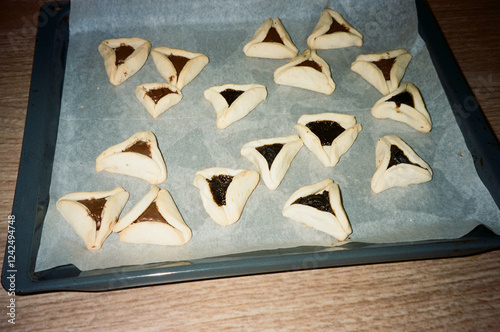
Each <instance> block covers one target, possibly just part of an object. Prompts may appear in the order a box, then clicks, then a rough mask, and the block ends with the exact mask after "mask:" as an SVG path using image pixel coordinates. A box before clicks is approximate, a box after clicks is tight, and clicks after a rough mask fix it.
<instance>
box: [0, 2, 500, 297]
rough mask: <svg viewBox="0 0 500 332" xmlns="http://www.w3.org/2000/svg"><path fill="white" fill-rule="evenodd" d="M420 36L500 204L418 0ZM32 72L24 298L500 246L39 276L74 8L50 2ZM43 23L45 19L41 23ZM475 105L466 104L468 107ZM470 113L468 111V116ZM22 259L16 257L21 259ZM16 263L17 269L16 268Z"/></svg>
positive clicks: (292, 254) (22, 233)
mask: <svg viewBox="0 0 500 332" xmlns="http://www.w3.org/2000/svg"><path fill="white" fill-rule="evenodd" d="M416 6H417V13H418V20H419V33H420V36H421V37H422V39H423V40H424V41H425V42H426V45H427V48H428V50H429V53H430V56H431V58H432V61H433V63H434V65H435V67H436V70H437V73H438V76H439V78H440V80H441V83H442V85H443V88H444V90H445V92H446V95H447V97H448V100H449V102H450V105H451V106H452V110H453V112H454V114H455V117H456V120H457V123H458V124H459V127H460V129H461V131H462V133H463V135H464V138H465V141H466V144H467V146H468V148H469V150H470V152H471V154H472V156H473V158H474V163H475V166H476V169H477V172H478V174H479V177H480V178H481V180H482V181H483V183H484V185H485V186H486V188H487V189H488V190H489V192H490V193H491V195H492V197H493V199H494V200H495V202H496V204H497V205H498V206H500V172H499V170H500V144H499V142H498V140H497V138H496V136H495V135H494V134H493V132H492V130H491V128H490V126H489V124H488V122H487V121H486V119H485V117H484V115H483V113H482V110H481V109H480V107H479V106H477V107H474V108H471V107H470V105H471V104H474V105H479V104H478V103H477V101H476V100H475V97H474V95H473V93H472V91H471V90H470V88H469V86H468V85H467V83H466V80H465V78H464V76H463V74H462V73H461V71H460V69H459V67H458V65H457V63H456V61H455V60H454V57H453V54H452V53H451V51H450V49H449V47H448V45H447V43H446V40H445V38H444V36H443V34H442V33H441V31H440V29H439V26H438V24H437V22H436V20H435V18H434V16H433V14H432V12H431V10H430V8H429V6H428V4H427V3H426V2H425V0H416ZM40 13H41V14H40V17H41V19H40V21H39V25H38V33H37V39H36V45H35V55H34V61H33V73H32V81H31V87H30V96H29V103H28V110H27V115H26V124H25V131H24V138H23V147H22V151H21V160H20V165H19V173H18V180H17V186H16V192H15V197H14V204H13V208H12V215H14V216H15V224H14V226H15V233H14V234H13V235H14V236H15V257H12V256H13V255H12V252H10V253H9V249H12V248H9V246H8V245H9V243H7V246H6V252H5V257H4V263H3V271H2V285H3V287H4V288H5V289H8V288H9V284H10V280H9V279H7V277H9V276H10V275H12V274H15V277H16V294H30V293H38V292H48V291H64V290H79V291H104V290H113V289H122V288H130V287H137V286H146V285H155V284H166V283H173V282H182V281H190V280H202V279H210V278H220V277H228V276H241V275H251V274H259V273H269V272H283V271H292V270H302V269H313V268H324V267H337V266H348V265H359V264H372V263H383V262H395V261H408V260H418V259H429V258H445V257H456V256H466V255H472V254H477V253H481V252H486V251H491V250H496V249H499V248H500V236H498V235H496V234H495V233H493V232H492V231H491V230H489V229H488V228H487V227H485V226H478V227H476V228H475V229H474V230H472V231H471V232H470V233H469V234H467V235H465V236H463V237H461V238H458V239H451V240H430V241H419V242H404V243H391V244H371V243H361V242H351V243H347V244H345V245H343V246H342V247H313V246H303V247H297V248H290V249H278V250H263V251H255V252H248V253H243V254H235V255H227V256H220V257H211V258H204V259H197V260H191V261H189V262H162V263H151V264H144V265H130V266H121V267H114V268H107V269H96V270H90V271H80V270H79V269H78V268H77V267H76V266H74V265H71V264H69V265H64V266H59V267H56V268H52V269H49V270H45V271H38V272H35V263H36V257H37V253H38V248H39V244H40V239H41V234H42V227H43V220H44V217H45V214H46V211H47V207H48V203H49V199H50V197H49V187H50V183H51V174H52V164H53V158H54V151H55V145H56V138H57V128H58V122H59V114H60V106H61V96H62V87H63V80H64V71H65V62H66V53H67V47H68V40H69V15H70V3H69V2H54V3H48V4H45V5H44V6H43V7H42V8H41V11H40ZM42 18H43V19H42ZM466 103H467V104H466ZM464 110H466V111H464ZM13 258H14V259H13ZM12 263H13V265H12Z"/></svg>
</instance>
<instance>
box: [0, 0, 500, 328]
mask: <svg viewBox="0 0 500 332" xmlns="http://www.w3.org/2000/svg"><path fill="white" fill-rule="evenodd" d="M43 2H44V1H28V0H22V1H13V0H11V1H2V10H1V11H0V15H1V18H0V49H1V50H2V52H0V110H1V111H0V126H1V128H0V139H1V143H2V144H1V150H0V151H1V156H2V157H1V159H0V165H1V167H0V170H1V172H0V181H1V182H0V184H1V191H0V250H1V254H0V258H2V259H3V252H4V248H5V241H6V231H7V216H8V215H9V214H10V212H11V208H12V201H13V197H14V189H15V184H16V177H17V168H18V165H19V156H20V151H21V143H22V137H23V129H24V119H25V115H26V107H27V101H28V93H29V84H30V78H31V65H32V60H33V50H34V45H35V33H36V29H35V22H36V18H37V15H38V11H39V9H40V6H41V4H42V3H43ZM429 4H430V6H431V8H432V10H433V12H434V14H435V16H436V18H437V20H438V22H439V24H440V26H441V28H442V30H443V32H444V34H445V36H446V38H447V40H448V42H449V45H450V47H451V48H452V51H453V53H454V55H455V57H456V59H457V61H458V62H459V64H460V67H461V69H462V71H463V73H464V75H465V76H466V78H467V81H468V82H469V84H470V86H471V88H472V90H473V91H474V93H475V95H476V97H477V99H478V101H479V104H480V105H481V107H482V109H483V111H484V113H485V115H486V117H487V118H488V120H489V122H490V124H491V126H492V128H493V130H494V131H495V133H496V135H497V137H500V111H499V104H500V61H499V60H498V59H499V57H500V38H499V37H500V35H499V34H500V24H499V20H498V17H499V16H500V3H499V2H498V1H496V0H489V1H487V0H476V1H467V0H463V1H447V0H429ZM9 300H10V297H9V296H8V294H7V292H5V291H0V330H2V331H6V330H8V329H13V328H15V329H17V330H20V331H34V330H52V331H60V330H132V329H133V330H137V329H139V330H188V331H191V330H222V329H231V330H340V331H364V330H365V331H367V330H369V331H371V330H390V331H402V330H405V331H412V330H413V331H422V330H433V331H434V330H446V331H482V330H485V331H499V330H500V251H495V252H489V253H484V254H479V255H474V256H470V257H462V258H449V259H435V260H422V261H413V262H402V263H390V264H375V265H365V266H353V267H341V268H326V269H316V270H306V271H297V272H283V273H272V274H264V275H256V276H244V277H233V278H223V279H215V280H205V281H195V282H185V283H177V284H170V285H160V286H152V287H142V288H136V289H128V290H119V291H111V292H102V293H83V292H57V293H48V294H38V295H30V296H19V295H18V296H15V300H16V324H15V326H13V325H11V324H9V323H8V321H7V320H8V316H7V312H8V309H7V305H8V304H9Z"/></svg>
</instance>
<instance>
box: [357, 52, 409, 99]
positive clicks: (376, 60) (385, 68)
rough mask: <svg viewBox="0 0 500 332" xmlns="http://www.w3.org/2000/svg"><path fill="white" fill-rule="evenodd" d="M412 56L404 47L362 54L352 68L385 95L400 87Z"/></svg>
mask: <svg viewBox="0 0 500 332" xmlns="http://www.w3.org/2000/svg"><path fill="white" fill-rule="evenodd" d="M411 58H412V56H411V54H410V53H408V52H407V51H406V50H405V49H404V48H400V49H397V50H392V51H387V52H382V53H375V54H362V55H358V57H357V58H356V61H354V62H353V63H352V64H351V70H352V71H354V72H356V73H358V74H359V75H361V76H362V77H363V78H364V79H365V80H367V81H368V82H369V83H370V84H371V85H373V86H374V87H375V88H376V89H377V90H378V91H380V93H382V94H383V95H384V96H385V95H388V94H389V93H391V92H393V91H394V90H396V89H397V88H398V86H399V82H401V79H402V78H403V76H404V74H405V71H406V67H407V66H408V64H409V63H410V61H411Z"/></svg>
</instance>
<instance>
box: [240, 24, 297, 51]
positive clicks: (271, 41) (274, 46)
mask: <svg viewBox="0 0 500 332" xmlns="http://www.w3.org/2000/svg"><path fill="white" fill-rule="evenodd" d="M243 52H244V53H245V55H247V56H249V57H256V58H268V59H289V58H293V57H294V56H296V55H297V54H298V53H299V50H298V48H297V47H296V46H295V45H294V44H293V42H292V39H291V38H290V35H289V34H288V32H287V31H286V29H285V27H284V26H283V24H282V23H281V21H280V19H279V18H277V17H276V18H274V19H271V18H268V19H267V20H265V21H264V23H262V25H261V26H260V27H259V28H258V29H257V31H256V32H255V34H254V35H253V37H252V39H251V40H250V41H249V42H248V43H247V44H246V45H245V46H244V47H243Z"/></svg>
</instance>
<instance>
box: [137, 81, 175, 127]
mask: <svg viewBox="0 0 500 332" xmlns="http://www.w3.org/2000/svg"><path fill="white" fill-rule="evenodd" d="M135 96H136V97H137V99H139V101H140V102H141V104H142V105H143V106H144V107H145V108H146V110H147V111H148V112H149V114H151V116H152V117H153V118H155V119H156V118H157V117H158V116H159V115H160V114H162V113H163V112H165V111H166V110H168V109H169V108H170V107H172V106H174V105H176V104H178V103H179V102H180V101H181V100H182V92H181V90H179V89H178V88H177V87H176V86H174V85H172V84H168V83H145V84H141V85H139V86H138V87H137V88H136V89H135Z"/></svg>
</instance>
